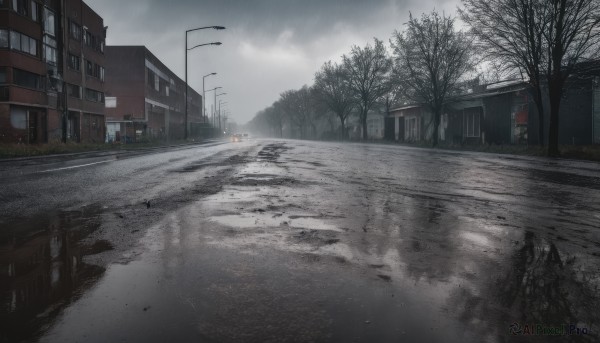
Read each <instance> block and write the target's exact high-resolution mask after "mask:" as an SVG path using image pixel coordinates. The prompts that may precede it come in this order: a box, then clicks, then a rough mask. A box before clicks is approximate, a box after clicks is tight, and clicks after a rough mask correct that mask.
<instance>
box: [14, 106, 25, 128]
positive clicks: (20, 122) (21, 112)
mask: <svg viewBox="0 0 600 343" xmlns="http://www.w3.org/2000/svg"><path fill="white" fill-rule="evenodd" d="M10 125H11V126H12V127H13V128H15V129H21V130H25V129H27V110H26V109H24V108H22V107H16V106H11V107H10Z"/></svg>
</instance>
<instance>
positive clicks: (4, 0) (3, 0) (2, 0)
mask: <svg viewBox="0 0 600 343" xmlns="http://www.w3.org/2000/svg"><path fill="white" fill-rule="evenodd" d="M7 7H8V0H0V8H7Z"/></svg>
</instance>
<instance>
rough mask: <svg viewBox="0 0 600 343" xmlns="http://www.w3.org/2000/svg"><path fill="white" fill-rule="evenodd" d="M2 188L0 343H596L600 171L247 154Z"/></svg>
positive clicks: (502, 162) (387, 151) (456, 155)
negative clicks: (580, 342)
mask: <svg viewBox="0 0 600 343" xmlns="http://www.w3.org/2000/svg"><path fill="white" fill-rule="evenodd" d="M0 190H1V191H0V213H2V217H1V218H0V228H1V230H0V306H1V307H0V342H19V341H41V342H165V341H173V342H175V341H182V342H222V341H236V342H237V341H242V342H243V341H248V342H265V341H271V342H280V341H302V342H306V341H339V342H354V341H356V342H375V341H379V342H513V341H514V342H547V341H557V342H559V341H560V342H562V341H583V342H594V341H598V340H599V339H600V335H599V331H598V330H600V321H599V316H600V315H599V311H598V310H597V309H598V308H599V307H598V306H599V305H600V302H599V300H600V289H599V288H598V286H599V284H600V278H599V276H600V231H599V229H600V164H598V163H591V162H575V161H568V160H551V159H545V158H528V157H516V156H509V155H504V156H501V155H489V154H479V153H462V152H448V151H435V150H426V149H416V148H407V147H398V146H386V145H371V144H338V143H319V142H305V141H276V140H252V141H245V142H241V143H228V142H216V143H211V144H208V145H204V146H189V147H184V148H177V149H169V150H163V151H155V152H152V153H148V154H141V155H140V154H127V153H125V154H117V155H114V154H103V153H100V154H91V155H80V156H72V157H70V158H65V157H62V158H44V159H36V160H20V161H13V162H0ZM544 330H545V331H544ZM557 330H558V331H557ZM513 333H515V334H516V335H513ZM528 333H529V334H528ZM551 334H557V335H551ZM564 334H567V335H564ZM569 334H570V335H569Z"/></svg>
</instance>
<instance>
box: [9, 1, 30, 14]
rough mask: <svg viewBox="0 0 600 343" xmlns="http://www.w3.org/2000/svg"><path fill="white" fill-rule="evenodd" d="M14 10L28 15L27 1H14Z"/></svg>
mask: <svg viewBox="0 0 600 343" xmlns="http://www.w3.org/2000/svg"><path fill="white" fill-rule="evenodd" d="M12 8H13V10H14V11H15V12H17V13H19V14H21V15H27V14H28V13H27V12H28V11H27V10H28V8H27V0H12Z"/></svg>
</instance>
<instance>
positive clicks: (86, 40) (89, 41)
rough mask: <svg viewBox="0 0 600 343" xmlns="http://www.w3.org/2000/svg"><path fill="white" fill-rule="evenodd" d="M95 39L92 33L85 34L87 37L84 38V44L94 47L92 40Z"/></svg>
mask: <svg viewBox="0 0 600 343" xmlns="http://www.w3.org/2000/svg"><path fill="white" fill-rule="evenodd" d="M93 38H94V36H92V34H91V33H89V32H88V31H86V32H85V35H84V36H83V42H84V43H85V45H86V46H92V39H93Z"/></svg>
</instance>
